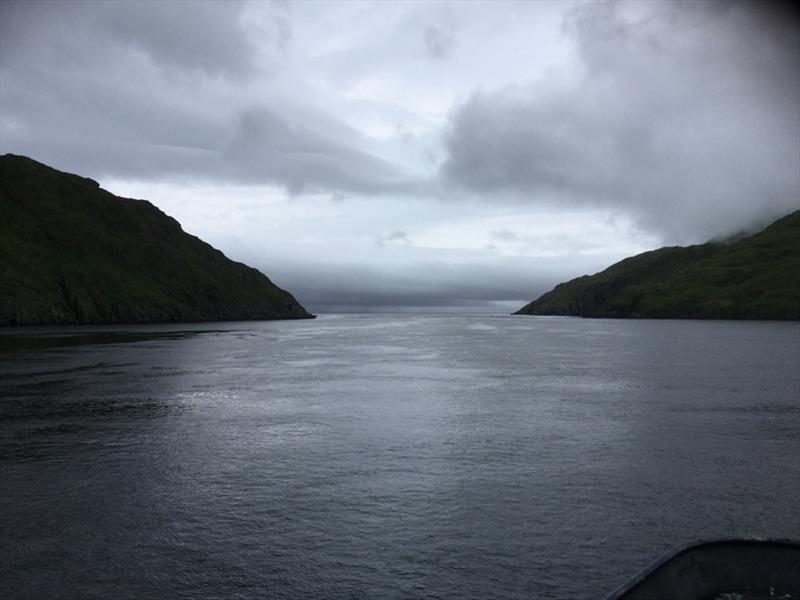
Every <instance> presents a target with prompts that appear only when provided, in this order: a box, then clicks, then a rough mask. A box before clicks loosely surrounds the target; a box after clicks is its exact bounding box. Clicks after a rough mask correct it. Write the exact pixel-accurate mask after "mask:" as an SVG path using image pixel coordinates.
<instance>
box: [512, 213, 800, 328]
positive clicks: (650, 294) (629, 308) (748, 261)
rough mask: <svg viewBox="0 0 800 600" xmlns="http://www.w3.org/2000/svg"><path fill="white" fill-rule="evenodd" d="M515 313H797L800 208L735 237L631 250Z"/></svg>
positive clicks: (673, 315)
mask: <svg viewBox="0 0 800 600" xmlns="http://www.w3.org/2000/svg"><path fill="white" fill-rule="evenodd" d="M515 314H519V315H573V316H581V317H634V318H680V319H800V211H797V212H794V213H792V214H790V215H787V216H785V217H783V218H782V219H779V220H777V221H775V222H774V223H773V224H772V225H770V226H769V227H767V228H766V229H764V230H763V231H760V232H759V233H756V234H754V235H751V236H749V237H745V238H741V239H738V240H736V241H734V242H731V243H720V242H709V243H707V244H701V245H697V246H689V247H686V248H683V247H678V246H676V247H669V248H661V249H659V250H653V251H651V252H645V253H643V254H639V255H637V256H633V257H631V258H626V259H625V260H623V261H620V262H618V263H616V264H614V265H612V266H610V267H609V268H607V269H606V270H605V271H602V272H600V273H597V274H595V275H591V276H588V275H585V276H583V277H578V278H577V279H573V280H571V281H567V282H566V283H562V284H560V285H557V286H556V287H555V288H553V289H552V290H551V291H549V292H547V293H546V294H544V295H543V296H541V297H540V298H538V299H537V300H534V301H533V302H531V303H530V304H527V305H526V306H524V307H522V308H521V309H520V310H519V311H517V312H516V313H515Z"/></svg>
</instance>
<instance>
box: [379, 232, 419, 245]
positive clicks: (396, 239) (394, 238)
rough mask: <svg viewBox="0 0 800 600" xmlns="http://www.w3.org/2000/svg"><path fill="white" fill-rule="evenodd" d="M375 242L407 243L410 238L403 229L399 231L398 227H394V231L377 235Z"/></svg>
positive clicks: (386, 243) (409, 241)
mask: <svg viewBox="0 0 800 600" xmlns="http://www.w3.org/2000/svg"><path fill="white" fill-rule="evenodd" d="M375 243H376V244H377V245H378V246H386V245H389V244H403V245H408V244H410V243H411V239H410V238H409V237H408V234H407V233H406V232H405V231H400V230H399V229H396V230H394V231H390V232H389V233H387V234H380V235H378V237H377V240H376V242H375Z"/></svg>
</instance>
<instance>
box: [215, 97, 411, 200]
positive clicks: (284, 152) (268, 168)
mask: <svg viewBox="0 0 800 600" xmlns="http://www.w3.org/2000/svg"><path fill="white" fill-rule="evenodd" d="M223 154H224V157H225V164H226V169H227V170H228V171H230V172H231V174H233V175H234V176H235V177H236V178H237V179H244V180H254V181H264V180H272V181H277V182H280V183H282V184H284V185H285V186H286V187H287V188H288V189H289V191H290V192H292V193H300V192H303V191H322V190H325V189H327V190H345V191H356V192H363V193H383V192H387V191H403V190H404V189H405V188H406V187H407V186H408V185H409V181H408V179H407V178H405V177H404V176H403V174H402V173H401V172H400V171H399V170H397V169H395V168H394V167H393V166H392V165H390V164H389V163H386V162H384V161H382V160H380V159H378V158H376V157H374V156H372V155H370V154H368V153H365V152H362V151H360V150H357V149H355V148H353V147H351V146H348V145H346V144H342V143H340V142H338V141H336V140H333V139H330V138H327V137H323V136H321V135H319V134H318V133H317V132H316V131H314V130H311V129H309V128H306V127H305V126H303V125H300V124H296V123H293V122H291V121H289V120H287V119H285V118H283V117H282V116H281V115H278V114H277V113H275V112H273V111H270V110H267V109H253V110H246V111H244V112H242V113H241V114H240V115H239V124H238V127H237V129H236V131H235V134H234V136H233V138H232V139H231V140H230V141H229V142H228V143H227V144H226V146H225V148H224V150H223Z"/></svg>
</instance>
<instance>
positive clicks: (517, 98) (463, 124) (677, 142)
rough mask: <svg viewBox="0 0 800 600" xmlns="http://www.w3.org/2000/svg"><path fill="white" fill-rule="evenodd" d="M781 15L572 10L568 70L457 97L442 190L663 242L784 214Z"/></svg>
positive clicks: (792, 188) (785, 34) (792, 157)
mask: <svg viewBox="0 0 800 600" xmlns="http://www.w3.org/2000/svg"><path fill="white" fill-rule="evenodd" d="M632 9H636V10H632ZM637 11H638V12H637ZM783 16H784V15H783V14H781V13H777V12H775V13H773V12H770V11H762V10H760V9H758V8H756V7H755V6H754V5H750V4H745V3H714V2H697V3H667V2H665V3H655V2H653V3H648V4H645V5H633V6H632V5H629V4H624V3H596V4H590V5H585V6H581V7H579V8H578V9H576V10H574V11H573V12H572V13H571V14H569V15H567V16H566V21H565V27H566V28H567V31H568V32H569V34H570V35H571V36H573V39H574V40H575V41H576V43H577V48H578V51H579V56H580V58H581V62H582V65H583V68H582V71H581V72H580V73H573V74H567V75H564V76H562V77H559V76H556V75H553V76H550V77H545V78H543V79H541V80H538V81H536V82H532V83H528V84H525V85H519V86H514V87H509V88H506V89H502V90H498V91H493V92H478V93H475V94H473V95H472V96H471V97H470V98H469V100H467V101H466V102H465V103H464V104H463V105H461V106H460V107H459V108H458V109H457V110H456V112H455V113H454V115H453V118H452V122H451V123H450V128H449V131H448V133H447V142H446V144H447V160H446V162H445V164H444V165H443V168H442V174H443V177H444V178H445V179H446V180H447V181H448V182H449V183H450V184H451V185H453V186H456V187H460V188H462V189H467V190H470V191H472V192H474V193H476V194H480V195H482V196H483V197H486V198H491V197H493V196H496V197H498V198H499V199H500V200H499V201H508V200H509V198H517V199H520V200H521V201H525V202H550V203H554V204H557V205H568V206H569V205H572V206H574V205H585V206H604V207H614V208H619V209H623V210H624V211H626V212H628V213H629V214H632V215H634V216H635V217H637V218H638V219H640V222H641V223H642V225H643V226H645V227H647V228H648V229H650V230H653V231H658V232H661V233H663V234H664V235H665V236H666V237H667V238H668V239H670V240H679V241H686V240H692V241H698V240H702V239H703V238H707V237H710V236H713V235H719V234H725V233H731V232H733V231H735V230H736V229H739V228H741V227H744V226H747V225H749V224H751V223H753V222H754V221H759V220H769V219H772V218H774V217H776V216H779V215H781V214H783V213H786V212H788V211H790V210H792V209H794V208H798V203H800V135H798V132H800V85H798V82H799V81H800V79H798V73H800V41H799V40H800V30H798V22H797V21H796V20H782V19H780V17H783ZM792 132H794V133H792Z"/></svg>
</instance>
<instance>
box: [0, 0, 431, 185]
mask: <svg viewBox="0 0 800 600" xmlns="http://www.w3.org/2000/svg"><path fill="white" fill-rule="evenodd" d="M270 6H272V5H266V4H259V5H258V8H259V9H260V10H261V11H262V13H263V14H267V15H268V16H269V17H270V18H263V16H262V17H261V18H259V19H257V20H255V21H254V20H251V21H250V22H249V24H247V23H245V22H244V20H243V10H244V8H245V5H243V4H242V3H240V2H192V3H188V2H135V1H130V2H6V3H3V4H2V5H0V11H2V14H1V15H0V16H1V17H2V18H0V43H2V46H1V47H0V84H2V85H0V106H2V111H0V146H2V151H3V152H14V153H19V154H28V155H30V156H33V157H34V158H37V159H38V160H41V161H44V162H46V163H49V164H52V165H53V166H56V167H58V168H61V169H64V170H68V171H73V172H78V173H82V174H84V175H87V176H91V177H94V178H102V177H108V176H111V177H132V178H138V179H146V178H151V179H152V178H171V177H182V178H193V179H198V178H199V179H211V180H221V181H230V182H243V183H272V184H278V185H282V186H284V187H286V188H287V189H288V190H289V191H290V192H293V193H294V192H301V191H322V190H324V191H327V192H334V193H335V192H357V193H384V192H393V191H404V190H408V189H413V187H414V186H415V185H416V184H415V183H413V182H409V181H408V180H407V179H406V177H405V175H404V174H403V173H402V172H401V171H400V170H399V169H395V168H394V167H393V166H392V165H390V164H388V163H386V162H385V161H382V160H380V159H379V158H377V157H374V156H372V155H370V154H369V153H367V152H364V151H361V150H359V149H358V146H359V141H360V138H359V135H360V134H358V132H356V131H348V128H347V127H346V126H345V125H343V124H337V123H336V119H335V118H332V117H323V116H322V115H317V116H314V115H312V116H311V117H310V118H309V115H308V113H303V114H300V113H297V112H296V111H295V113H291V111H288V112H287V111H286V110H285V109H286V107H285V106H283V107H281V106H271V105H270V104H269V103H270V99H269V98H262V97H260V96H259V95H258V94H256V95H255V97H256V100H254V99H250V98H248V97H247V92H248V89H249V87H248V86H249V85H250V84H251V83H254V82H256V83H258V82H260V81H261V80H263V79H264V78H269V77H270V74H271V69H273V67H275V66H276V65H277V64H278V62H279V61H280V60H281V57H282V53H283V52H284V50H285V45H286V44H287V43H288V41H289V39H290V38H291V28H290V25H289V22H288V20H287V16H286V14H285V10H284V9H283V8H282V7H281V6H280V5H277V6H276V8H274V10H271V11H269V10H266V11H265V10H264V9H265V8H267V7H270ZM262 13H260V15H261V14H262ZM256 35H257V36H258V44H257V45H256V44H254V39H253V38H254V36H256ZM314 119H316V121H315V120H314ZM332 123H333V124H334V125H333V126H332V125H331V124H332ZM343 132H344V134H343Z"/></svg>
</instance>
